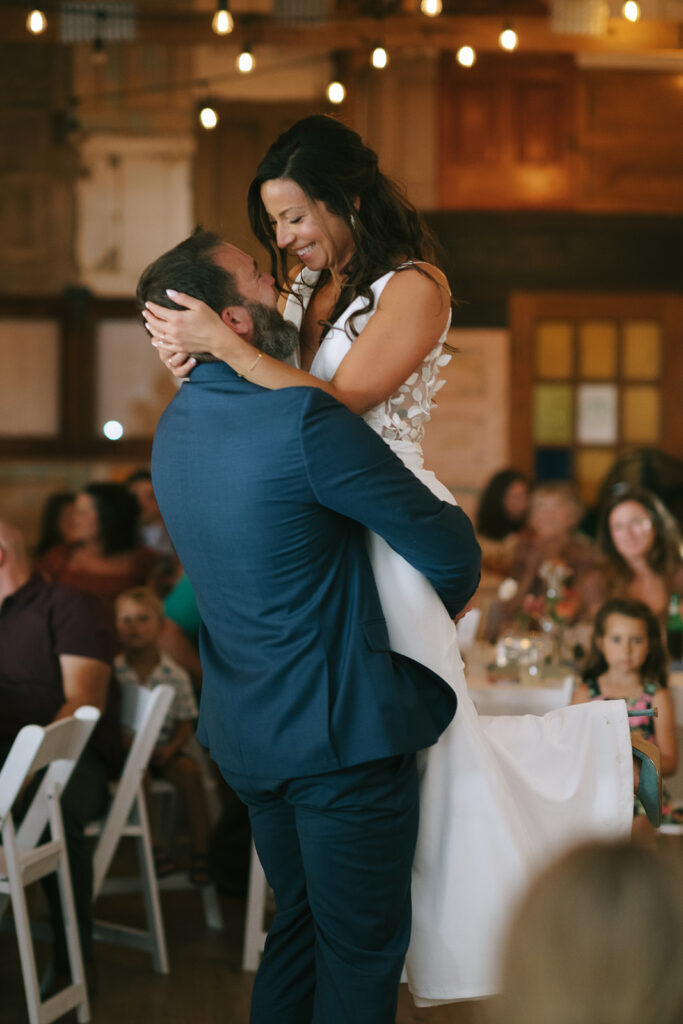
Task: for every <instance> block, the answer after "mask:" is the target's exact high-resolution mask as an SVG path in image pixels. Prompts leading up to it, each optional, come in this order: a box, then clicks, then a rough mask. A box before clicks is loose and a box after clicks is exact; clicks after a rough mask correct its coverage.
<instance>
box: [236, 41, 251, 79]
mask: <svg viewBox="0 0 683 1024" xmlns="http://www.w3.org/2000/svg"><path fill="white" fill-rule="evenodd" d="M255 65H256V61H255V60H254V55H253V53H252V52H251V48H250V47H249V46H245V47H244V49H243V50H242V52H241V53H240V55H239V57H238V58H237V60H236V61H235V67H236V68H237V70H238V71H241V72H242V74H243V75H248V74H249V73H250V72H251V71H253V70H254V67H255Z"/></svg>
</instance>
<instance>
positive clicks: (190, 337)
mask: <svg viewBox="0 0 683 1024" xmlns="http://www.w3.org/2000/svg"><path fill="white" fill-rule="evenodd" d="M424 269H425V272H424V273H422V272H420V271H418V270H415V269H407V270H403V271H400V272H399V273H397V274H395V276H394V277H393V278H392V279H391V280H390V281H389V282H388V284H387V285H386V287H385V288H384V291H383V292H382V295H381V296H380V299H379V302H378V304H377V309H376V311H375V313H374V314H373V316H372V317H371V318H370V321H369V322H368V324H367V326H366V327H365V329H364V330H363V331H361V333H360V334H359V335H358V337H357V338H356V339H355V341H354V343H353V345H352V346H351V348H350V350H349V352H348V353H347V354H346V356H345V357H344V359H343V360H342V362H341V363H340V365H339V367H338V369H337V372H336V373H335V375H334V377H333V378H332V379H331V380H330V381H321V380H319V379H318V378H317V377H314V376H313V375H312V374H310V373H307V372H306V371H304V370H299V369H297V368H296V367H293V366H288V365H286V364H285V363H281V362H279V361H278V360H277V359H273V358H271V357H270V356H266V355H264V356H263V357H262V358H260V359H259V360H258V364H257V365H256V367H255V368H254V349H253V346H252V345H250V344H249V343H247V342H245V341H244V340H243V339H242V338H240V337H238V336H237V335H236V334H235V333H234V332H233V331H232V330H230V328H229V327H228V326H227V325H226V324H224V323H223V321H222V320H221V319H220V317H219V316H218V315H217V314H216V313H214V312H213V311H212V310H210V309H209V308H208V307H207V306H206V305H205V304H204V303H202V302H199V301H198V300H196V299H192V298H190V297H189V296H186V295H182V294H180V295H174V296H173V298H174V300H175V301H176V302H178V303H179V304H181V305H186V306H187V307H188V310H187V311H180V310H178V311H176V310H169V309H166V308H165V307H163V306H157V305H155V304H154V303H150V304H148V308H147V311H146V312H147V313H148V315H147V316H146V317H145V320H146V322H147V326H148V329H149V331H150V334H151V335H152V337H153V338H154V339H155V343H156V345H157V348H158V349H159V351H160V352H162V353H163V352H166V353H167V354H168V353H173V352H176V353H186V354H187V353H190V352H211V353H212V354H213V355H214V356H215V357H216V358H218V359H222V360H223V361H225V362H227V363H229V365H230V366H232V368H233V369H234V370H235V371H236V372H237V373H240V374H242V375H243V376H246V377H248V378H249V379H250V380H252V381H253V382H254V383H255V384H260V385H261V386H262V387H265V388H270V389H271V390H276V389H278V388H286V387H294V386H302V385H304V386H305V385H308V386H313V387H318V388H321V389H322V390H323V391H326V392H327V393H328V394H330V395H332V396H333V397H334V398H336V399H337V400H338V401H340V402H341V403H342V404H343V405H346V406H347V407H348V408H349V409H351V411H352V412H356V413H363V412H365V411H366V410H367V409H371V408H372V407H373V406H375V405H377V404H379V403H380V402H382V401H385V400H386V399H387V398H388V397H389V396H390V395H392V394H394V392H395V391H396V390H397V388H398V387H399V386H400V385H401V384H402V383H403V382H404V381H405V380H406V379H407V378H408V377H409V376H410V375H411V373H413V372H414V371H415V370H416V369H417V368H418V367H419V366H420V364H421V363H422V361H423V359H424V358H425V356H426V355H427V354H428V353H429V352H431V350H432V349H433V348H434V346H435V345H436V343H437V341H438V340H439V338H440V337H441V334H442V333H443V330H444V328H445V326H446V323H447V321H448V314H449V309H450V298H449V292H448V286H447V283H446V279H445V277H444V275H443V274H442V273H441V271H439V270H437V269H436V268H434V267H425V268H424ZM149 314H152V315H149ZM177 358H178V359H180V358H181V357H180V355H179V356H178V357H177ZM165 361H166V362H167V363H168V362H169V359H168V357H165ZM183 365H184V364H183ZM252 369H253V373H251V372H250V371H251V370H252Z"/></svg>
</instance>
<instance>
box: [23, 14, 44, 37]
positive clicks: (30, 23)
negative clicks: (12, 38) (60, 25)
mask: <svg viewBox="0 0 683 1024" xmlns="http://www.w3.org/2000/svg"><path fill="white" fill-rule="evenodd" d="M26 28H27V29H28V30H29V32H32V33H33V35H34V36H39V35H40V33H41V32H44V31H45V29H46V28H47V18H46V17H45V15H44V14H43V12H42V11H39V10H35V11H30V12H29V15H28V17H27V18H26Z"/></svg>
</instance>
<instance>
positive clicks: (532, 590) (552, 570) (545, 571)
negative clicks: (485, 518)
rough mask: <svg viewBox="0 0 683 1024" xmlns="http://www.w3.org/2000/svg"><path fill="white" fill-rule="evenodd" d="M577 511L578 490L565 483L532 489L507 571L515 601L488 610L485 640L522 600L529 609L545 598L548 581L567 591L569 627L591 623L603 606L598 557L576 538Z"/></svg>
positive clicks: (514, 612)
mask: <svg viewBox="0 0 683 1024" xmlns="http://www.w3.org/2000/svg"><path fill="white" fill-rule="evenodd" d="M581 511H582V509H581V503H580V501H579V498H578V496H577V493H576V490H575V488H574V486H573V484H571V483H569V482H567V481H549V482H547V483H542V484H539V485H538V486H537V487H535V488H534V490H533V492H532V495H531V503H530V509H529V520H528V525H527V527H526V528H525V529H524V530H522V532H521V533H520V534H519V537H518V539H517V542H516V544H515V548H514V551H513V555H512V564H511V566H510V570H509V577H510V578H511V579H512V580H514V581H515V583H516V589H515V592H514V595H513V596H511V597H509V598H508V599H507V600H502V601H499V602H496V603H494V604H493V605H492V606H491V609H490V612H489V621H488V624H487V634H488V636H489V639H491V640H492V641H494V640H495V639H496V637H497V636H498V634H499V632H500V630H501V629H502V628H505V627H506V626H509V625H511V624H512V623H513V621H514V619H515V617H516V616H517V615H518V614H519V612H520V611H521V610H522V608H523V606H524V603H525V600H527V605H528V604H529V601H528V599H529V598H534V599H541V598H543V596H544V595H545V594H546V593H547V591H548V587H549V582H548V581H549V578H550V576H551V575H552V576H553V577H554V578H555V579H557V580H559V583H560V586H561V587H562V589H563V590H564V591H565V599H566V602H567V604H566V609H565V613H566V618H567V621H568V622H571V621H575V620H577V619H590V618H592V616H593V614H594V612H595V610H596V609H597V608H598V607H599V605H600V603H601V601H600V597H601V594H600V593H599V591H598V588H597V586H596V582H597V581H596V578H595V576H594V570H595V569H596V567H597V566H598V565H599V563H600V556H599V554H598V552H597V551H596V550H595V548H594V547H593V545H592V544H591V543H590V541H589V540H587V538H586V537H583V536H582V535H581V534H580V533H578V532H577V526H578V523H579V520H580V518H581ZM510 589H514V588H510ZM570 605H571V607H570Z"/></svg>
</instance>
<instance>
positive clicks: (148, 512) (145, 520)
mask: <svg viewBox="0 0 683 1024" xmlns="http://www.w3.org/2000/svg"><path fill="white" fill-rule="evenodd" d="M126 487H127V488H128V490H129V491H130V493H131V494H133V495H134V496H135V497H136V498H137V501H138V504H139V506H140V526H139V539H140V543H141V544H144V545H145V546H146V547H148V548H151V550H152V551H156V552H157V554H159V555H167V556H169V557H170V558H172V559H174V560H175V557H176V556H175V551H174V550H173V545H172V544H171V538H170V537H169V535H168V530H167V529H166V527H165V526H164V521H163V519H162V518H161V512H160V511H159V506H158V505H157V499H156V497H155V494H154V488H153V486H152V474H151V473H150V471H149V470H148V469H137V470H136V471H135V472H134V473H131V474H130V476H129V477H128V479H127V480H126Z"/></svg>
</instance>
